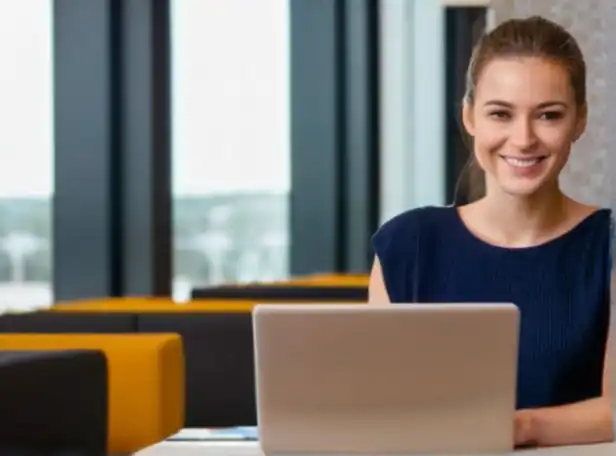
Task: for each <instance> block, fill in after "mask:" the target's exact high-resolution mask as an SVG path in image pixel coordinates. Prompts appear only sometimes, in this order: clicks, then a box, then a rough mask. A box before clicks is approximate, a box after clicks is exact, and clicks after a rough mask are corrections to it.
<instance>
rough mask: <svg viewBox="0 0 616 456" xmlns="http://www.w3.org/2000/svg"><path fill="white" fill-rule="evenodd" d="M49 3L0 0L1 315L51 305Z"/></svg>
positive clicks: (51, 66)
mask: <svg viewBox="0 0 616 456" xmlns="http://www.w3.org/2000/svg"><path fill="white" fill-rule="evenodd" d="M52 6H53V2H52V1H50V0H27V1H1V2H0V61H1V62H2V63H3V66H2V71H0V100H2V102H1V103H0V124H1V125H2V129H0V311H5V310H7V309H8V308H11V309H31V308H36V307H42V306H47V305H49V304H51V301H52V287H51V280H52V271H51V268H52V261H51V258H52V256H51V255H52V250H51V242H52V238H51V227H52V220H51V215H52V209H53V208H52V194H53V156H54V154H53V75H52V72H53V60H52V48H53V38H52Z"/></svg>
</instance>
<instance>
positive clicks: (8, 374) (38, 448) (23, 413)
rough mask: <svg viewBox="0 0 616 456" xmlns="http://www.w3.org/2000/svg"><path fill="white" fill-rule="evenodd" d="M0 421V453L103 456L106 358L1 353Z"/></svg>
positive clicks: (76, 354)
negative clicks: (0, 424) (0, 423)
mask: <svg viewBox="0 0 616 456" xmlns="http://www.w3.org/2000/svg"><path fill="white" fill-rule="evenodd" d="M0 417H2V426H0V454H3V455H4V454H6V455H9V454H10V455H16V456H17V455H37V454H41V455H43V454H45V455H55V454H58V455H59V454H74V455H91V456H95V455H104V454H106V452H107V426H108V412H107V360H106V358H105V355H104V354H103V353H102V352H99V351H95V350H78V351H73V350H67V351H7V350H0Z"/></svg>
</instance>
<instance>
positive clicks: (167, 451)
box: [135, 442, 616, 456]
mask: <svg viewBox="0 0 616 456" xmlns="http://www.w3.org/2000/svg"><path fill="white" fill-rule="evenodd" d="M510 454H512V455H513V454H515V455H516V456H517V455H526V456H534V455H541V456H574V455H575V456H616V443H608V444H601V445H585V446H575V447H558V448H540V449H536V450H519V451H516V452H514V453H510ZM135 456H263V453H262V452H261V450H260V448H259V444H258V443H255V442H163V443H159V444H158V445H154V446H152V447H150V448H146V449H145V450H142V451H140V452H138V453H136V454H135ZM313 456H314V455H313ZM340 456H341V455H340ZM484 456H485V455H484ZM502 456H505V455H502Z"/></svg>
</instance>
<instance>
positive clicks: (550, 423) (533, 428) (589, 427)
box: [515, 344, 614, 446]
mask: <svg viewBox="0 0 616 456" xmlns="http://www.w3.org/2000/svg"><path fill="white" fill-rule="evenodd" d="M608 347H609V344H608ZM607 352H608V350H606V356H605V364H604V368H603V395H602V396H601V397H597V398H595V399H589V400H586V401H581V402H576V403H574V404H567V405H561V406H557V407H544V408H538V409H526V410H519V411H518V412H516V417H515V429H516V432H515V434H516V435H515V440H516V445H524V446H526V445H533V446H559V445H581V444H588V443H601V442H611V441H613V440H614V430H613V421H612V420H613V418H612V404H611V398H610V396H611V394H610V379H609V372H610V370H609V366H608V356H607Z"/></svg>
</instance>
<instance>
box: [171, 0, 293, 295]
mask: <svg viewBox="0 0 616 456" xmlns="http://www.w3.org/2000/svg"><path fill="white" fill-rule="evenodd" d="M288 9H289V5H288V0H259V1H258V2H253V1H246V0H208V1H204V0H175V1H173V2H172V43H173V44H172V55H173V63H172V65H173V69H172V77H173V84H172V93H173V122H172V124H173V192H174V219H175V220H174V225H175V237H174V242H175V245H174V252H175V261H174V262H175V274H174V296H175V297H176V298H178V299H184V298H186V297H187V294H188V292H189V290H190V289H191V288H192V287H194V286H203V285H210V284H217V283H222V282H229V281H239V282H246V281H255V280H272V279H277V278H283V277H285V276H286V275H287V273H288V250H289V239H288V238H289V236H288V233H289V229H288V206H289V191H290V185H291V183H290V163H289V162H290V150H289V142H290V139H289V136H290V132H289V129H290V126H289V123H290V121H289V118H290V113H289V66H290V63H289V30H288V29H289V10H288Z"/></svg>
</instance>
